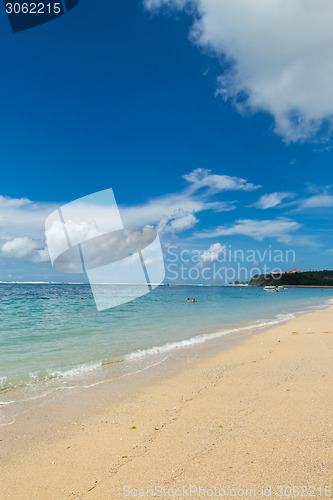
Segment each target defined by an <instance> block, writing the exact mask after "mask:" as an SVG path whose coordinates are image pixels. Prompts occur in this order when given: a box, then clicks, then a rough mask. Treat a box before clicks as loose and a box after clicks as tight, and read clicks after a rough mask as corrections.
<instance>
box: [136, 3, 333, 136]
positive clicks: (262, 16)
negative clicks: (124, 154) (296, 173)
mask: <svg viewBox="0 0 333 500" xmlns="http://www.w3.org/2000/svg"><path fill="white" fill-rule="evenodd" d="M144 2H145V5H146V7H147V8H148V9H151V10H154V9H158V8H160V7H162V6H167V7H170V8H177V9H182V8H187V10H188V12H190V13H191V14H192V15H193V17H194V22H193V27H192V33H191V37H192V39H193V40H194V41H195V43H196V44H197V45H198V46H200V47H203V48H205V49H207V48H208V49H210V50H211V51H213V52H215V53H216V54H217V55H218V56H220V55H223V56H224V58H225V59H226V60H227V61H228V63H229V65H228V67H229V70H227V71H226V72H225V73H224V74H223V75H221V76H220V77H219V78H218V89H217V94H219V95H220V96H222V98H223V99H225V100H229V99H230V100H232V101H233V103H234V104H235V106H236V107H237V108H238V109H239V110H240V111H244V110H251V111H260V110H263V111H266V112H268V113H270V114H271V115H272V116H273V117H274V119H275V132H276V133H277V134H279V135H281V136H282V137H284V138H285V140H286V141H299V140H305V139H309V138H313V137H314V136H315V135H316V134H317V133H318V131H319V130H320V128H321V127H322V125H323V122H324V121H325V120H327V122H328V124H329V127H328V128H331V127H332V116H333V86H332V81H333V57H332V45H333V30H332V24H333V3H332V1H331V0H317V1H314V0H292V1H290V0H270V1H267V0H237V1H235V0H189V1H185V0H144Z"/></svg>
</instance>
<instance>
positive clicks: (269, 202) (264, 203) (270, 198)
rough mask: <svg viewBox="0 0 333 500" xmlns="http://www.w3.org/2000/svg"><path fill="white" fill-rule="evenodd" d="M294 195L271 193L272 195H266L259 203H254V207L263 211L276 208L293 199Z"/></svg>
mask: <svg viewBox="0 0 333 500" xmlns="http://www.w3.org/2000/svg"><path fill="white" fill-rule="evenodd" d="M292 196H294V195H293V193H270V194H264V195H263V196H261V198H259V200H258V201H256V202H255V203H253V205H252V206H253V207H255V208H260V209H262V210H267V209H268V208H274V207H277V206H278V205H280V203H281V202H282V201H283V200H285V199H287V198H291V197H292Z"/></svg>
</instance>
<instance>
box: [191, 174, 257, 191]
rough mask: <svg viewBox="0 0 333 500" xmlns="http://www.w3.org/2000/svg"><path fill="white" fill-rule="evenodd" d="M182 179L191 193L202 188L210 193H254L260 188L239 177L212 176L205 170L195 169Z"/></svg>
mask: <svg viewBox="0 0 333 500" xmlns="http://www.w3.org/2000/svg"><path fill="white" fill-rule="evenodd" d="M183 178H184V179H185V180H186V181H187V182H188V183H189V184H190V188H189V189H190V191H191V192H195V191H198V190H199V189H202V188H208V189H209V192H210V193H218V192H221V191H254V190H255V189H259V188H261V187H262V186H256V185H255V184H252V183H251V182H247V181H246V180H245V179H241V178H240V177H231V176H230V175H217V174H212V173H211V170H208V169H206V168H197V169H195V170H193V172H190V173H189V174H186V175H183Z"/></svg>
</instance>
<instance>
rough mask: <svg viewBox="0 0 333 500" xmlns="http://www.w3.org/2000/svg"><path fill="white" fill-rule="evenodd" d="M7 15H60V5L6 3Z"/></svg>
mask: <svg viewBox="0 0 333 500" xmlns="http://www.w3.org/2000/svg"><path fill="white" fill-rule="evenodd" d="M6 12H7V14H60V12H61V3H60V2H58V3H22V4H21V3H6Z"/></svg>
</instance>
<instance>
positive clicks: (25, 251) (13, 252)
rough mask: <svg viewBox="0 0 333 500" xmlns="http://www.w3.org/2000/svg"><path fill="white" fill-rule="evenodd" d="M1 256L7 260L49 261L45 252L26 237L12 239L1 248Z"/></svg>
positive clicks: (36, 243) (38, 244)
mask: <svg viewBox="0 0 333 500" xmlns="http://www.w3.org/2000/svg"><path fill="white" fill-rule="evenodd" d="M1 255H2V256H3V257H6V258H8V259H23V260H28V261H31V262H46V261H48V260H49V256H48V252H47V250H46V249H45V248H44V249H41V248H40V243H38V242H37V241H34V240H32V239H30V238H28V237H27V236H24V237H19V238H13V239H10V240H8V241H6V243H4V244H3V245H2V247H1Z"/></svg>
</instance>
